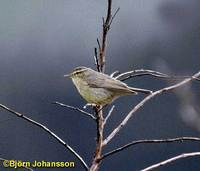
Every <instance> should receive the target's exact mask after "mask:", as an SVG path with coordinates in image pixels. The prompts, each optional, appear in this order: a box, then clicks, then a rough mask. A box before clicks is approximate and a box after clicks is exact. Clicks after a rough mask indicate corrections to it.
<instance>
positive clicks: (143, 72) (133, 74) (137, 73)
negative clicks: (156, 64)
mask: <svg viewBox="0 0 200 171" xmlns="http://www.w3.org/2000/svg"><path fill="white" fill-rule="evenodd" d="M146 75H151V76H153V77H157V78H162V79H171V80H180V79H186V78H191V76H170V75H167V74H164V73H161V72H158V71H153V70H144V69H138V70H133V71H128V72H124V73H122V74H120V75H118V76H117V77H115V79H119V80H120V81H125V80H128V79H130V78H134V77H139V76H146ZM193 79H194V80H196V81H200V78H193Z"/></svg>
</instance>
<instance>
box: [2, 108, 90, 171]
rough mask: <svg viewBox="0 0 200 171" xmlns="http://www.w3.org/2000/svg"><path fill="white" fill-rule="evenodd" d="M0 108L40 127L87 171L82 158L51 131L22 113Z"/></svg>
mask: <svg viewBox="0 0 200 171" xmlns="http://www.w3.org/2000/svg"><path fill="white" fill-rule="evenodd" d="M0 108H2V109H4V110H6V111H8V112H10V113H12V114H14V115H16V116H17V117H20V118H22V119H24V120H26V121H28V122H29V123H31V124H33V125H36V126H38V127H40V128H41V129H43V130H44V131H45V132H47V133H48V134H49V135H51V136H52V137H53V138H54V139H56V140H57V141H58V142H59V143H60V144H62V145H63V146H64V147H66V148H67V149H68V150H69V151H70V152H71V153H72V154H73V155H74V156H75V157H76V158H77V159H78V160H79V161H80V162H81V164H82V165H83V167H84V168H85V170H88V166H87V164H86V163H85V161H84V160H83V158H82V157H81V156H80V155H79V154H78V153H77V152H76V151H75V150H74V149H73V148H72V147H71V146H70V145H68V144H67V143H66V142H65V141H64V140H62V139H61V138H60V137H58V136H57V135H56V134H55V133H54V132H53V131H51V130H50V129H49V128H47V127H46V126H44V125H43V124H41V123H39V122H37V121H35V120H33V119H31V118H29V117H27V116H25V115H24V114H22V113H19V112H16V111H15V110H13V109H10V108H8V107H7V106H5V105H3V104H0Z"/></svg>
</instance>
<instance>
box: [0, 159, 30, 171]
mask: <svg viewBox="0 0 200 171" xmlns="http://www.w3.org/2000/svg"><path fill="white" fill-rule="evenodd" d="M0 161H2V165H3V167H5V168H8V167H10V166H9V161H10V160H8V159H4V158H1V157H0ZM4 162H5V163H4ZM21 167H22V168H24V169H27V170H30V171H33V169H31V168H30V167H27V166H23V165H21Z"/></svg>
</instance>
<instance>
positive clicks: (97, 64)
mask: <svg viewBox="0 0 200 171" xmlns="http://www.w3.org/2000/svg"><path fill="white" fill-rule="evenodd" d="M97 40H98V39H97ZM97 42H98V44H99V41H97ZM100 48H101V47H100V44H99V49H100ZM94 61H95V65H96V66H97V71H98V72H100V71H101V68H100V65H99V59H98V52H97V48H94Z"/></svg>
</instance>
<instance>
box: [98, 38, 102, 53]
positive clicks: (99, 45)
mask: <svg viewBox="0 0 200 171" xmlns="http://www.w3.org/2000/svg"><path fill="white" fill-rule="evenodd" d="M97 44H98V47H99V50H100V49H101V44H100V41H99V39H98V38H97Z"/></svg>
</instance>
